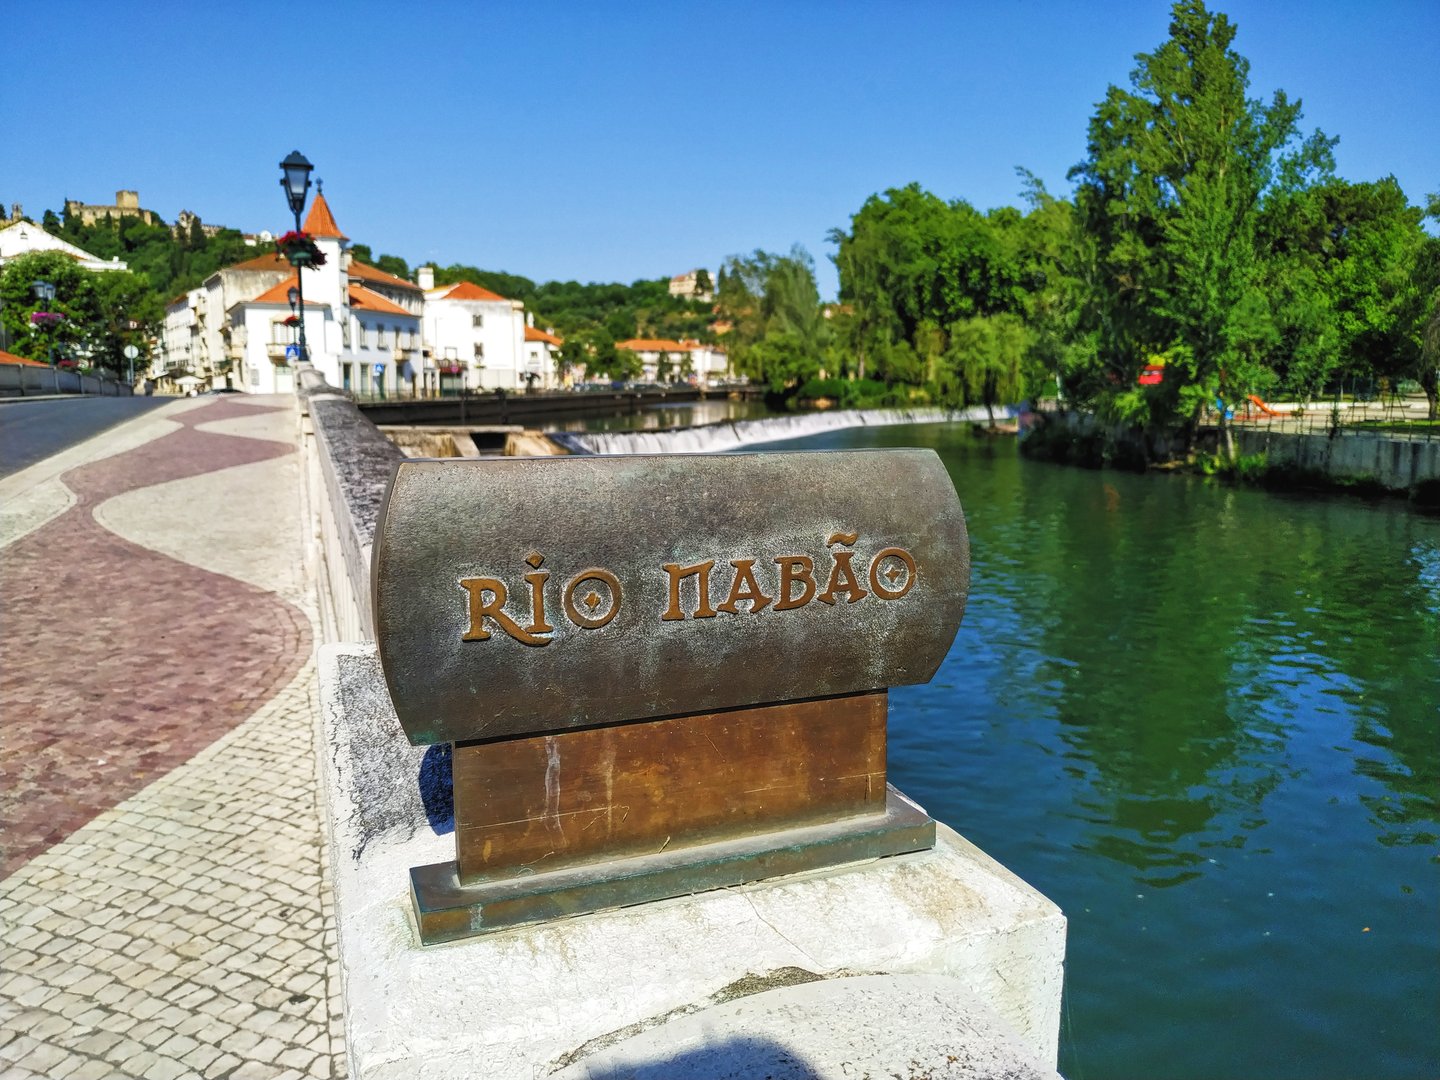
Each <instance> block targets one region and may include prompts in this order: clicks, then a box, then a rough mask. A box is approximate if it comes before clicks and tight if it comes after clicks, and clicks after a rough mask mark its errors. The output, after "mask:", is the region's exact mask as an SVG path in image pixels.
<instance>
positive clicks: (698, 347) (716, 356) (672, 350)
mask: <svg viewBox="0 0 1440 1080" xmlns="http://www.w3.org/2000/svg"><path fill="white" fill-rule="evenodd" d="M615 347H616V348H617V349H622V350H624V351H625V352H632V353H634V354H635V355H636V356H637V357H638V358H639V359H640V366H641V376H640V381H641V382H664V383H675V382H691V383H694V384H695V385H696V386H709V385H711V384H712V383H716V382H723V381H725V380H728V379H729V378H731V372H730V357H729V356H728V355H726V353H725V350H724V349H721V348H717V347H716V346H714V345H702V344H701V343H700V342H698V341H671V340H669V339H666V338H631V339H630V340H629V341H617V342H616V343H615ZM662 366H663V367H664V368H665V370H664V371H663V372H662V371H661V370H660V369H661V367H662Z"/></svg>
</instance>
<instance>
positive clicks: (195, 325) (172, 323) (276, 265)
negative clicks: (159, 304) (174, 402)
mask: <svg viewBox="0 0 1440 1080" xmlns="http://www.w3.org/2000/svg"><path fill="white" fill-rule="evenodd" d="M294 273H295V271H294V269H293V268H292V267H291V266H290V264H289V263H288V262H286V261H285V260H284V259H282V258H281V257H280V256H279V255H276V254H274V253H273V252H272V253H269V254H266V255H259V256H256V257H255V258H253V259H246V260H245V261H244V262H242V263H237V264H235V265H234V266H227V267H225V268H224V269H222V270H217V271H216V272H215V273H213V274H211V275H210V276H209V277H208V278H206V279H205V280H204V281H203V282H202V283H201V284H200V285H198V286H196V287H195V288H193V289H190V290H189V291H187V292H185V293H182V294H181V295H180V296H177V297H175V299H173V300H171V301H170V303H169V304H167V305H166V306H165V323H164V326H163V329H162V331H161V335H160V353H161V370H162V372H163V373H165V374H167V375H170V376H172V377H173V376H176V375H180V374H192V375H195V376H198V377H199V378H200V379H201V380H202V382H203V383H205V384H206V385H210V386H226V385H229V386H231V387H233V388H234V389H236V390H243V389H246V386H245V385H244V373H243V372H242V371H241V370H240V368H241V365H242V363H243V360H244V350H243V348H241V346H240V344H239V342H238V341H236V340H233V338H234V335H233V334H232V329H231V325H230V320H229V316H228V314H227V313H228V312H229V310H230V309H231V308H232V307H234V306H235V305H236V304H238V303H240V302H241V301H244V300H253V299H254V298H255V297H257V296H259V295H260V294H261V293H263V292H265V291H266V290H267V289H271V288H274V287H275V286H276V285H278V284H279V283H280V282H282V281H285V280H286V279H287V278H291V277H293V276H294Z"/></svg>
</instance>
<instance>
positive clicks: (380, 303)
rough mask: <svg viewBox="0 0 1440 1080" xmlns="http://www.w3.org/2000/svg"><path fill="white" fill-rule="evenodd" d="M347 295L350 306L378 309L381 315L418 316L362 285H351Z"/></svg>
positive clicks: (413, 317)
mask: <svg viewBox="0 0 1440 1080" xmlns="http://www.w3.org/2000/svg"><path fill="white" fill-rule="evenodd" d="M349 295H350V306H351V307H356V308H363V309H364V310H366V311H378V312H380V313H381V314H382V315H409V316H410V317H411V318H412V319H415V318H419V316H418V315H416V314H415V313H414V312H413V311H406V310H405V309H404V308H403V307H401V306H400V305H399V304H396V303H392V302H391V301H389V300H386V299H385V297H383V296H381V295H380V294H379V293H378V292H374V291H373V290H371V289H367V288H365V286H363V285H351V286H350V287H349Z"/></svg>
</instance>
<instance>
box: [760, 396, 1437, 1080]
mask: <svg viewBox="0 0 1440 1080" xmlns="http://www.w3.org/2000/svg"><path fill="white" fill-rule="evenodd" d="M916 445H918V446H929V447H933V448H934V449H935V450H936V451H937V452H938V453H939V454H940V456H941V457H942V458H943V459H944V461H945V463H946V465H947V466H948V468H949V470H950V473H951V475H952V477H953V478H954V481H955V486H956V488H957V489H958V491H959V493H960V498H961V501H962V503H963V505H964V508H965V513H966V516H967V519H968V522H969V528H970V532H971V543H972V547H973V552H972V554H973V566H974V570H973V583H972V591H971V594H970V601H969V607H968V609H967V611H966V615H965V622H964V626H963V627H962V629H961V631H960V634H959V637H958V638H957V640H956V642H955V646H954V648H953V649H952V650H951V652H950V655H949V658H948V659H947V660H946V662H945V663H944V665H943V666H942V667H941V669H940V671H939V673H938V675H937V676H936V677H935V679H934V681H933V682H931V683H930V684H929V685H927V686H923V687H909V688H902V689H898V690H896V691H895V692H894V693H893V695H892V707H891V729H890V775H891V779H892V780H893V782H894V783H895V784H897V785H898V786H899V787H900V788H901V789H902V790H904V791H906V792H907V793H908V794H910V795H911V796H912V797H913V798H915V799H916V800H917V801H919V802H920V803H921V804H922V805H924V806H925V807H926V808H927V809H928V810H929V811H930V812H931V813H932V814H933V815H934V816H935V817H936V818H938V819H939V820H942V821H944V822H946V823H948V824H949V825H951V826H952V827H954V828H955V829H957V830H958V831H959V832H961V833H962V834H964V835H965V836H966V837H968V838H969V839H971V840H972V841H974V842H975V843H977V844H978V845H979V846H980V847H982V848H983V849H984V850H986V851H987V852H989V853H990V854H991V855H993V856H995V857H996V858H997V859H999V860H1000V861H1001V862H1003V863H1004V864H1005V865H1006V866H1008V867H1010V868H1011V869H1012V870H1014V871H1015V872H1016V873H1018V874H1020V875H1021V876H1022V877H1023V878H1025V879H1026V880H1027V881H1029V882H1030V883H1031V884H1033V885H1034V886H1035V887H1037V888H1038V889H1040V890H1041V891H1042V892H1043V893H1045V894H1046V895H1047V896H1049V897H1051V898H1052V899H1053V900H1055V901H1056V902H1057V903H1058V904H1060V906H1061V907H1062V908H1063V909H1064V910H1065V913H1066V915H1067V916H1068V918H1069V940H1068V951H1067V958H1066V968H1067V976H1066V986H1065V1006H1064V1015H1063V1022H1062V1030H1061V1047H1062V1048H1061V1062H1060V1066H1061V1071H1062V1072H1063V1073H1064V1074H1065V1075H1066V1076H1067V1077H1069V1078H1070V1080H1099V1078H1109V1077H1146V1078H1161V1077H1197V1078H1202V1077H1203V1078H1209V1080H1213V1078H1218V1077H1275V1078H1282V1077H1283V1078H1288V1077H1295V1078H1304V1080H1323V1078H1327V1077H1336V1078H1374V1080H1380V1078H1390V1077H1396V1078H1399V1077H1404V1078H1411V1077H1435V1076H1437V1075H1440V854H1437V852H1440V840H1437V835H1440V657H1437V654H1440V519H1435V518H1426V517H1422V516H1420V515H1418V514H1414V513H1412V512H1410V511H1409V510H1408V508H1407V507H1406V506H1405V504H1404V503H1403V502H1401V501H1384V502H1375V503H1370V502H1363V501H1359V500H1354V499H1346V498H1325V497H1322V498H1315V497H1285V496H1277V495H1272V494H1265V493H1260V492H1252V491H1244V490H1234V489H1229V488H1225V487H1222V486H1219V485H1215V484H1210V483H1206V482H1204V481H1201V480H1197V479H1188V478H1180V477H1172V476H1159V475H1148V476H1139V475H1131V474H1126V473H1114V472H1089V471H1085V470H1080V469H1075V468H1068V467H1064V466H1055V465H1048V464H1040V463H1034V462H1029V461H1025V460H1023V459H1021V458H1019V457H1018V456H1017V455H1016V452H1015V447H1014V443H1013V440H1010V439H995V440H988V439H982V438H978V437H976V436H975V435H973V434H971V433H970V432H969V430H968V425H939V424H929V425H915V426H909V427H886V428H863V429H852V430H847V431H839V432H832V433H829V434H825V435H820V436H815V437H812V438H809V439H805V440H799V441H788V442H785V443H778V444H774V446H773V448H775V449H817V448H832V447H859V446H916Z"/></svg>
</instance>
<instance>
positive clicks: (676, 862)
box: [410, 785, 935, 945]
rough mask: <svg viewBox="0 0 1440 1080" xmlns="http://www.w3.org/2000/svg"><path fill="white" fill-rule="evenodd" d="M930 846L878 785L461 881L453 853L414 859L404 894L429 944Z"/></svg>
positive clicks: (931, 837)
mask: <svg viewBox="0 0 1440 1080" xmlns="http://www.w3.org/2000/svg"><path fill="white" fill-rule="evenodd" d="M934 846H935V822H934V820H933V819H932V818H931V817H930V816H929V815H928V814H926V813H925V811H924V810H922V809H920V807H918V806H916V805H915V804H914V803H912V802H911V801H910V800H909V799H907V798H906V797H905V796H904V795H903V794H901V793H900V792H899V791H897V790H896V789H895V788H893V787H889V786H888V785H887V791H886V800H885V812H884V813H883V814H874V815H866V816H863V817H853V818H847V819H844V820H841V821H833V822H826V823H824V824H821V825H810V826H805V827H802V828H795V829H785V830H781V831H777V832H770V833H763V834H761V835H758V836H747V837H743V838H739V839H734V840H723V841H717V842H714V843H709V844H701V845H697V846H695V847H688V848H679V849H676V850H669V851H666V850H662V851H659V852H656V853H654V854H651V855H641V856H637V857H635V858H629V859H617V860H613V861H610V862H603V863H596V864H592V865H589V866H574V867H569V868H567V869H562V870H554V871H551V872H549V873H527V874H524V875H521V876H517V877H512V878H507V879H504V880H500V881H487V882H483V883H477V884H474V885H462V884H461V883H460V878H459V874H458V870H457V864H456V863H453V862H444V863H432V864H430V865H429V866H417V867H414V868H412V869H411V871H410V898H411V901H412V903H413V905H414V910H415V921H416V923H417V925H418V926H419V929H420V941H421V943H422V944H425V945H434V944H438V943H440V942H444V941H456V940H459V939H461V938H467V937H475V936H478V935H480V934H488V933H493V932H494V931H497V930H506V929H509V928H511V927H515V926H523V925H525V924H527V923H535V922H542V921H545V920H547V919H557V918H561V917H563V916H568V915H586V914H589V913H591V912H594V911H601V910H603V909H605V908H616V907H628V906H630V905H631V904H642V903H647V902H649V901H651V900H664V899H668V898H670V897H675V896H687V895H690V894H691V893H698V892H706V891H708V890H710V889H721V888H726V887H728V886H732V885H743V884H745V883H746V882H751V881H761V880H764V879H766V878H774V877H784V876H786V875H788V874H797V873H802V872H804V871H808V870H820V869H824V868H826V867H830V866H839V865H842V864H844V863H851V862H861V861H863V860H867V859H877V858H883V857H885V856H887V855H902V854H905V853H907V852H912V851H925V850H928V849H930V848H933V847H934Z"/></svg>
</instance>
